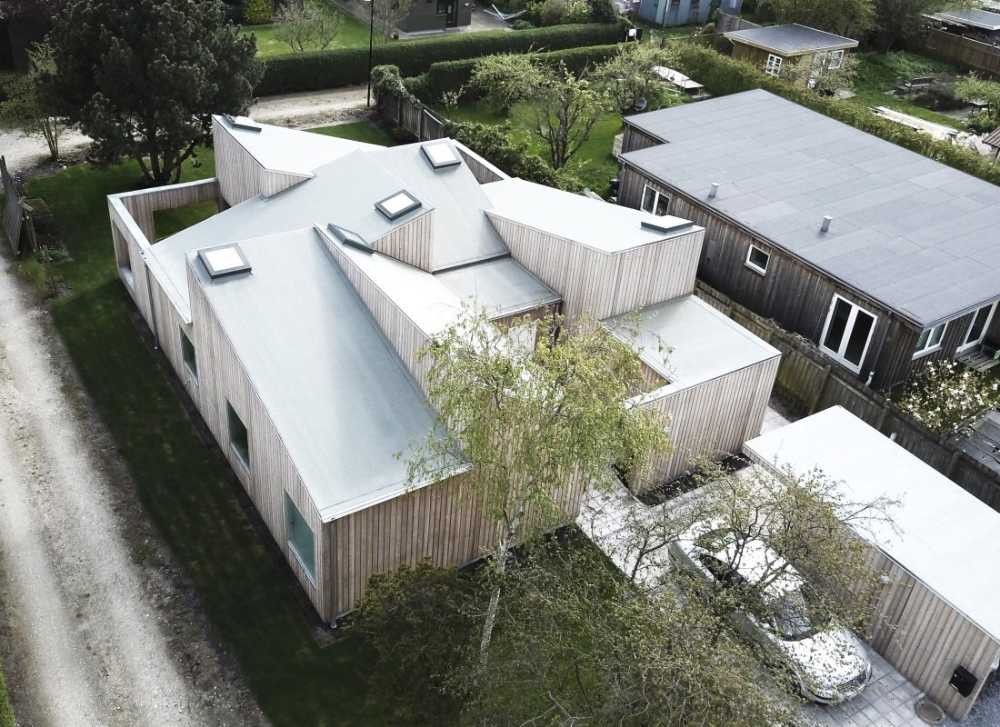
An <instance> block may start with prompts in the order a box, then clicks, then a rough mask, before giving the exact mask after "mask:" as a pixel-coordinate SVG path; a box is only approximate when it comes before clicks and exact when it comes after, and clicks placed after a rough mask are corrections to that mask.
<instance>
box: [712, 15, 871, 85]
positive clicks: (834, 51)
mask: <svg viewBox="0 0 1000 727" xmlns="http://www.w3.org/2000/svg"><path fill="white" fill-rule="evenodd" d="M724 35H725V37H726V39H727V40H728V41H729V42H731V43H732V44H733V58H735V59H737V60H740V61H746V62H747V63H749V64H751V65H752V66H755V67H756V68H759V69H760V70H762V71H763V72H764V73H766V74H768V75H769V76H782V77H789V76H791V77H794V78H795V80H796V81H797V82H801V83H802V84H803V85H807V84H810V83H812V82H814V81H815V80H816V79H817V78H819V77H820V76H822V75H823V74H824V73H827V72H829V71H833V70H837V69H839V68H840V67H841V66H842V65H843V64H844V54H845V53H846V52H847V51H849V50H851V49H852V48H857V47H858V41H856V40H852V39H850V38H845V37H844V36H842V35H834V34H833V33H827V32H825V31H822V30H816V29H815V28H810V27H808V26H805V25H799V24H798V23H792V24H790V25H767V26H764V27H761V28H747V29H745V30H734V31H732V32H730V33H725V34H724Z"/></svg>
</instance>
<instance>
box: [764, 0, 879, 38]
mask: <svg viewBox="0 0 1000 727" xmlns="http://www.w3.org/2000/svg"><path fill="white" fill-rule="evenodd" d="M875 2H876V0H766V3H761V5H762V6H763V5H766V6H767V7H768V9H769V10H770V11H771V12H772V13H773V14H774V17H775V20H777V21H778V22H779V23H801V24H802V25H808V26H810V27H812V28H819V29H820V30H826V31H828V32H830V33H837V34H839V35H845V36H847V37H849V38H862V37H864V36H865V35H866V34H867V33H868V32H869V31H870V30H871V29H872V28H873V27H874V25H875V4H874V3H875Z"/></svg>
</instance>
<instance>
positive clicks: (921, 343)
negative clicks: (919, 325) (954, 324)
mask: <svg viewBox="0 0 1000 727" xmlns="http://www.w3.org/2000/svg"><path fill="white" fill-rule="evenodd" d="M947 329H948V324H947V323H941V324H940V325H937V326H934V327H933V328H927V329H924V331H923V332H921V334H920V338H918V339H917V349H916V352H915V353H914V354H913V358H919V357H920V356H923V355H924V354H928V353H931V352H932V351H937V350H938V349H939V348H941V340H942V339H943V338H944V332H945V331H946V330H947Z"/></svg>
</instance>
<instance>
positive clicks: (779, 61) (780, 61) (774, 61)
mask: <svg viewBox="0 0 1000 727" xmlns="http://www.w3.org/2000/svg"><path fill="white" fill-rule="evenodd" d="M784 64H785V59H784V58H782V57H781V56H779V55H775V54H774V53H768V54H767V62H766V63H765V64H764V73H766V74H767V75H769V76H774V77H775V78H778V77H780V76H781V67H782V66H783V65H784Z"/></svg>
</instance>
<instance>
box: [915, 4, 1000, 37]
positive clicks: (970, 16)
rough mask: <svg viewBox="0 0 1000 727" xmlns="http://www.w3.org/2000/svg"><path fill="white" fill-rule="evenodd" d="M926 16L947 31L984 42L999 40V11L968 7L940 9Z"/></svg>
mask: <svg viewBox="0 0 1000 727" xmlns="http://www.w3.org/2000/svg"><path fill="white" fill-rule="evenodd" d="M928 17H929V18H930V19H931V20H933V21H935V22H936V23H938V24H939V25H941V26H942V27H943V28H944V30H947V31H948V32H949V33H955V34H956V35H964V36H967V37H969V38H974V39H976V40H981V41H983V42H985V43H996V42H997V41H1000V13H996V12H991V11H989V10H982V9H979V8H968V9H960V10H942V11H941V12H940V13H934V14H933V15H930V16H928Z"/></svg>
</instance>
